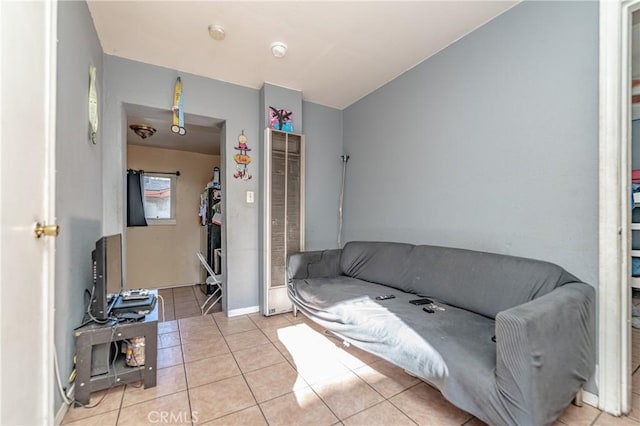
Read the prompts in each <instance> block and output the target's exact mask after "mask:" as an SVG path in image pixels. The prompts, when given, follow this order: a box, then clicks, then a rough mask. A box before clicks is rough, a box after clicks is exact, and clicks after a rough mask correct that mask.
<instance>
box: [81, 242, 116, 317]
mask: <svg viewBox="0 0 640 426" xmlns="http://www.w3.org/2000/svg"><path fill="white" fill-rule="evenodd" d="M91 261H92V265H93V288H92V290H91V302H90V306H89V313H90V314H91V317H92V318H91V319H93V320H94V321H95V320H98V321H105V320H106V319H107V318H108V317H109V313H110V311H111V308H112V307H113V304H114V303H115V302H116V300H117V296H118V294H120V292H121V291H122V235H121V234H115V235H107V236H104V237H102V238H100V239H99V240H98V241H96V248H95V250H93V251H92V252H91Z"/></svg>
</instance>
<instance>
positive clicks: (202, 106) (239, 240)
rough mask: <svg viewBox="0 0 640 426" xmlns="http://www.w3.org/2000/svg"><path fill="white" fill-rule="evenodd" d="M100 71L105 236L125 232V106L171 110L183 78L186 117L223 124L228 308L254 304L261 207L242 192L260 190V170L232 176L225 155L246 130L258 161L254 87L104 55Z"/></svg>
mask: <svg viewBox="0 0 640 426" xmlns="http://www.w3.org/2000/svg"><path fill="white" fill-rule="evenodd" d="M104 67H105V75H106V81H105V92H106V96H105V113H104V123H105V126H104V137H105V139H106V140H107V141H108V144H104V145H103V146H104V163H103V164H104V173H103V175H104V199H103V203H104V204H103V214H104V229H103V230H104V232H105V233H113V232H123V230H125V229H126V228H125V227H124V216H125V215H124V210H123V206H124V205H125V203H124V200H125V191H124V174H125V169H126V159H125V152H126V150H125V149H124V148H125V147H126V136H125V131H126V119H125V117H124V109H123V104H134V105H143V106H148V107H153V108H162V109H169V108H170V107H171V103H172V94H173V87H174V84H175V80H176V77H178V76H180V77H181V78H182V87H183V93H184V99H185V100H184V108H185V112H187V113H190V114H197V115H202V116H205V117H214V118H220V119H224V120H226V126H225V129H224V131H225V132H226V133H225V138H224V140H225V143H224V146H221V155H222V159H221V179H222V185H223V186H222V187H223V191H222V193H223V203H224V209H223V214H224V217H223V220H224V221H225V223H226V234H225V235H223V237H224V239H226V246H225V242H224V241H223V251H224V252H225V256H226V262H227V268H226V270H225V280H226V282H225V284H226V290H227V291H226V297H225V302H226V303H227V305H226V309H227V310H228V311H233V310H236V309H241V308H247V307H255V306H258V289H257V282H258V233H257V229H258V205H257V203H254V204H247V203H246V202H245V192H246V191H248V190H251V191H255V192H256V193H258V188H259V187H260V186H259V185H260V178H259V176H257V174H258V173H257V172H258V167H257V165H254V164H253V163H252V166H253V168H252V169H251V172H252V174H253V175H254V176H253V179H251V180H248V181H241V180H238V179H234V178H233V173H234V172H235V162H234V161H233V155H225V154H226V153H227V152H231V153H233V152H234V151H233V146H235V145H236V144H237V138H238V135H239V134H240V132H241V131H242V130H244V133H245V135H246V136H247V138H248V142H247V143H248V145H249V147H250V148H252V152H251V156H252V157H253V158H254V160H257V159H258V158H260V155H261V151H260V145H259V143H258V141H259V140H260V139H259V129H258V115H257V110H258V107H257V105H258V90H254V89H248V88H245V87H240V86H236V85H233V84H229V83H224V82H221V81H217V80H212V79H209V78H205V77H199V76H195V75H192V74H187V73H179V72H177V71H175V70H171V69H167V68H161V67H158V66H153V65H148V64H143V63H140V62H134V61H130V60H127V59H122V58H118V57H115V56H109V55H105V57H104ZM167 125H169V123H167ZM187 131H188V130H187ZM197 203H198V200H194V209H195V208H197ZM194 211H195V210H194ZM194 215H195V213H194ZM178 220H180V219H178ZM186 220H189V219H188V218H186ZM196 249H197V248H194V253H193V255H194V256H195V250H196Z"/></svg>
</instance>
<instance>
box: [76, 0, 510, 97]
mask: <svg viewBox="0 0 640 426" xmlns="http://www.w3.org/2000/svg"><path fill="white" fill-rule="evenodd" d="M516 3H517V1H408V2H404V1H340V2H327V1H296V2H293V1H288V2H286V1H285V2H282V1H281V2H274V1H253V2H246V1H233V2H231V1H227V2H222V1H197V2H190V1H100V0H89V1H88V4H89V9H90V11H91V15H92V17H93V20H94V23H95V27H96V30H97V32H98V37H99V39H100V42H101V44H102V48H103V50H104V52H105V53H107V54H110V55H115V56H120V57H124V58H128V59H132V60H136V61H140V62H145V63H149V64H154V65H158V66H162V67H167V68H172V69H176V70H178V71H182V72H188V73H192V74H196V75H201V76H205V77H210V78H214V79H216V80H222V81H227V82H231V83H235V84H238V85H241V86H246V87H252V88H256V89H259V88H260V87H262V85H263V83H264V82H269V83H272V84H275V85H278V86H282V87H287V88H291V89H295V90H300V91H302V94H303V98H304V99H305V100H308V101H311V102H315V103H319V104H322V105H327V106H331V107H334V108H338V109H343V108H345V107H347V106H349V105H351V104H352V103H354V102H356V101H357V100H358V99H360V98H362V97H364V96H366V95H367V94H369V93H371V92H373V91H374V90H375V89H377V88H379V87H381V86H382V85H384V84H385V83H387V82H388V81H391V80H393V79H394V78H396V77H397V76H399V75H400V74H402V73H404V72H405V71H407V70H408V69H410V68H412V67H414V66H415V65H417V64H419V63H420V62H422V61H423V60H425V59H426V58H428V57H430V56H431V55H433V54H435V53H437V52H438V51H440V50H442V49H443V48H445V47H447V46H448V45H450V44H451V43H453V42H455V41H456V40H458V39H459V38H460V37H463V36H464V35H466V34H468V33H470V32H471V31H473V30H474V29H476V28H477V27H479V26H481V25H483V24H484V23H486V22H488V21H489V20H491V19H493V18H494V17H495V16H497V15H499V14H500V13H502V12H504V11H505V10H507V9H509V8H511V7H512V6H513V5H515V4H516ZM210 24H217V25H221V26H222V27H224V29H225V31H226V34H227V37H226V39H225V40H224V41H221V42H220V41H215V40H213V39H212V38H211V37H209V33H208V30H207V28H208V26H209V25H210ZM274 41H281V42H284V43H286V44H287V45H288V46H289V51H288V53H287V55H286V56H285V57H284V58H282V59H276V58H274V57H273V56H272V55H271V52H270V49H269V46H270V45H271V43H272V42H274ZM187 91H188V87H185V93H187Z"/></svg>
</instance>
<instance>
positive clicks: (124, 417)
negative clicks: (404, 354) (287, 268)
mask: <svg viewBox="0 0 640 426" xmlns="http://www.w3.org/2000/svg"><path fill="white" fill-rule="evenodd" d="M172 293H173V294H172V296H173V298H174V300H173V302H175V301H176V300H178V302H177V303H175V304H174V307H173V309H174V315H176V316H181V315H182V314H183V313H184V312H186V311H188V308H186V307H185V308H182V307H180V308H178V306H180V305H182V304H184V305H185V306H186V303H184V302H181V301H180V300H181V299H187V296H185V295H188V292H187V291H186V290H183V289H179V290H178V291H176V289H173V292H172ZM193 297H194V298H196V297H197V296H196V293H195V292H193ZM166 302H167V301H166V299H165V303H166ZM637 302H638V303H639V304H640V299H639V300H638V301H637ZM166 306H167V305H165V309H167V307H166ZM183 309H184V311H183ZM168 311H169V310H168V309H167V313H168ZM178 311H180V313H178ZM198 314H199V311H198ZM158 333H159V336H158V371H157V386H156V387H154V388H149V389H142V388H141V387H140V386H139V384H134V385H126V386H125V385H123V386H118V387H117V388H114V389H111V390H110V391H108V392H105V391H102V392H96V393H93V394H92V395H91V404H95V403H96V402H98V401H100V400H101V399H102V401H101V402H100V403H99V404H98V405H97V406H95V407H94V408H70V409H69V412H68V413H67V415H66V416H65V418H64V420H63V424H73V425H80V424H85V425H116V424H117V425H127V424H132V425H137V424H194V425H195V424H211V425H241V426H245V425H267V424H268V425H294V424H304V425H335V424H343V425H367V426H369V425H404V424H406V425H415V424H419V425H422V424H425V425H468V426H472V425H482V424H483V423H482V422H480V421H479V420H478V419H476V418H474V417H473V416H472V415H470V414H469V413H466V412H464V411H461V410H460V409H458V408H456V407H454V406H453V405H451V404H450V403H448V402H447V401H446V400H445V399H444V398H443V397H442V396H441V395H440V393H439V392H438V391H437V390H435V389H434V388H432V387H430V386H429V385H427V384H425V383H423V382H421V381H420V380H418V379H416V378H414V377H411V376H409V375H407V374H406V373H404V371H402V370H401V369H399V368H397V367H395V366H393V365H391V364H389V363H388V362H386V361H384V360H381V359H379V358H377V357H375V356H373V355H371V354H368V353H366V352H363V351H360V350H358V349H356V348H353V347H344V346H343V345H342V344H341V342H339V341H337V340H336V339H333V338H330V337H327V335H326V334H324V333H323V330H321V329H320V328H319V327H318V326H317V325H315V324H314V323H312V322H311V321H309V320H308V319H306V318H305V317H304V316H303V315H299V316H298V317H297V318H294V317H293V316H292V315H291V314H284V315H278V316H273V317H268V318H267V317H264V316H261V315H260V314H251V315H245V316H240V317H234V318H226V317H225V316H224V314H223V313H221V312H218V313H214V314H211V315H206V316H191V317H189V318H180V319H178V320H175V319H172V320H168V321H166V322H162V323H159V325H158ZM636 337H637V338H636ZM636 345H638V347H636ZM633 353H634V355H633V360H634V361H633V362H634V371H635V370H636V369H638V367H639V366H640V331H636V330H634V351H633ZM633 391H634V397H633V407H634V409H633V410H632V412H631V414H630V415H629V416H626V417H620V418H616V417H612V416H609V415H607V414H603V413H601V412H600V411H599V410H597V409H595V408H593V407H590V406H588V405H585V406H584V407H581V408H578V407H575V406H569V407H568V408H567V410H566V411H565V412H564V413H563V415H562V416H561V417H560V418H559V419H558V421H557V422H556V425H557V426H564V425H568V426H573V425H636V426H638V425H640V373H639V374H638V375H634V377H633ZM636 392H637V393H636ZM105 393H106V396H105Z"/></svg>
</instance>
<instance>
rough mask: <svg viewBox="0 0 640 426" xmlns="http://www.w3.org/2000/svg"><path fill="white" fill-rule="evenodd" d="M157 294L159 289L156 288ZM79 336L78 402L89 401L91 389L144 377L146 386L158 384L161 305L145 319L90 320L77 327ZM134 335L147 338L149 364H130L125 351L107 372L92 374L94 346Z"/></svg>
mask: <svg viewBox="0 0 640 426" xmlns="http://www.w3.org/2000/svg"><path fill="white" fill-rule="evenodd" d="M150 293H153V294H154V295H156V296H157V290H152V291H150ZM75 337H76V355H77V359H76V369H77V377H76V387H75V402H76V405H87V404H88V403H89V398H90V394H91V392H96V391H99V390H103V389H107V388H110V387H112V386H117V385H120V384H125V383H131V382H136V381H139V380H142V382H143V384H144V388H145V389H146V388H152V387H154V386H155V385H156V363H157V356H158V305H157V303H156V304H155V306H154V308H153V310H152V311H151V312H149V313H148V314H147V315H146V316H145V318H144V320H141V321H135V322H116V321H109V322H108V323H106V324H95V323H94V324H89V325H85V326H83V327H80V328H78V329H77V330H76V331H75ZM133 337H144V338H145V364H144V365H143V366H139V367H129V366H127V365H126V362H125V359H124V354H120V353H119V352H120V347H119V344H118V348H117V352H118V356H117V357H116V358H115V362H113V358H110V360H109V366H108V371H107V373H106V374H100V375H94V376H92V375H91V358H92V352H93V348H94V346H98V345H104V344H105V343H107V344H109V345H112V343H113V342H120V341H123V340H130V339H131V338H133Z"/></svg>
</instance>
